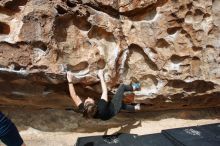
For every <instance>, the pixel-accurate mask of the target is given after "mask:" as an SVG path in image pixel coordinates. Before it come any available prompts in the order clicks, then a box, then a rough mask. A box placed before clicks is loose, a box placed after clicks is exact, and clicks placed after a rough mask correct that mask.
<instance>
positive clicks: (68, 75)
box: [66, 71, 73, 82]
mask: <svg viewBox="0 0 220 146" xmlns="http://www.w3.org/2000/svg"><path fill="white" fill-rule="evenodd" d="M66 77H67V80H68V82H72V81H73V74H72V72H71V71H68V72H67V74H66Z"/></svg>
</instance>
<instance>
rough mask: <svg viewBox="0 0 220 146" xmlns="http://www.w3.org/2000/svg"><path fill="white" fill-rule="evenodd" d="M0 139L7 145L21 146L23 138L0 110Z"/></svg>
mask: <svg viewBox="0 0 220 146" xmlns="http://www.w3.org/2000/svg"><path fill="white" fill-rule="evenodd" d="M0 133H1V136H0V139H1V141H2V142H3V143H4V144H5V145H7V146H21V145H22V144H23V140H22V138H21V136H20V134H19V132H18V129H17V128H16V126H15V125H14V123H12V121H11V120H10V119H8V118H7V117H6V116H5V115H4V114H2V113H1V112H0Z"/></svg>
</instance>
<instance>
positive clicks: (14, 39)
mask: <svg viewBox="0 0 220 146" xmlns="http://www.w3.org/2000/svg"><path fill="white" fill-rule="evenodd" d="M219 7H220V2H219V1H218V0H197V1H193V0H185V1H180V0H143V1H138V0H130V1H128V0H120V1H118V0H108V1H103V0H97V1H92V0H91V1H90V0H82V1H81V0H53V1H48V0H3V1H1V2H0V87H1V88H0V89H1V90H0V96H1V98H0V104H1V105H3V106H22V107H31V108H61V109H65V108H72V106H73V104H72V102H71V99H70V98H68V89H67V84H66V82H67V81H66V77H65V71H66V70H71V71H72V72H73V73H74V75H75V79H74V82H75V83H76V90H77V93H78V94H79V95H80V96H82V97H87V96H90V97H95V98H96V99H98V98H99V96H100V94H101V86H100V84H99V79H98V78H97V70H98V69H103V68H104V69H105V70H106V72H105V80H106V81H107V83H108V89H109V91H112V90H113V89H114V88H116V87H117V86H118V85H119V84H120V83H129V81H130V78H131V77H136V78H137V79H138V80H140V82H141V85H142V89H141V91H136V92H135V94H136V96H135V102H137V103H144V104H146V106H144V108H143V109H144V110H162V109H179V108H203V107H216V106H220V43H219V40H220V29H219V27H220V15H219V14H220V11H219Z"/></svg>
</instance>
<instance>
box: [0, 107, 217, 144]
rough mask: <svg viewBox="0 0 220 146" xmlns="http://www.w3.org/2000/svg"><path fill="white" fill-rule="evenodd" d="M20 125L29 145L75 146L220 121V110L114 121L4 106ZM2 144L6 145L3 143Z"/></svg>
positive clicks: (151, 114)
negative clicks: (89, 138) (82, 141)
mask: <svg viewBox="0 0 220 146" xmlns="http://www.w3.org/2000/svg"><path fill="white" fill-rule="evenodd" d="M1 110H2V111H3V113H5V114H6V115H7V116H8V117H10V118H11V119H12V121H13V122H14V123H15V124H16V125H17V127H18V129H19V131H20V134H21V136H22V137H23V139H24V141H25V143H26V145H27V146H74V144H75V143H76V141H77V138H78V137H85V136H94V135H103V134H114V133H119V132H123V133H132V134H138V135H144V134H152V133H158V132H160V131H161V130H163V129H171V128H178V127H187V126H195V125H204V124H210V123H220V109H216V108H215V109H202V110H184V111H181V110H180V111H161V112H145V113H135V114H131V113H120V114H119V115H118V116H116V117H115V118H113V119H112V120H110V121H106V122H103V121H99V120H86V119H83V118H82V117H81V115H79V114H78V113H75V112H73V111H61V110H51V109H43V110H29V109H13V108H11V109H5V108H3V109H1ZM0 146H3V144H2V143H0Z"/></svg>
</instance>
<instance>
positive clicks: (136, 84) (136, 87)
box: [131, 77, 141, 91]
mask: <svg viewBox="0 0 220 146" xmlns="http://www.w3.org/2000/svg"><path fill="white" fill-rule="evenodd" d="M131 86H132V88H133V90H134V91H140V90H141V84H140V82H139V81H138V80H137V79H136V78H135V77H131Z"/></svg>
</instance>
